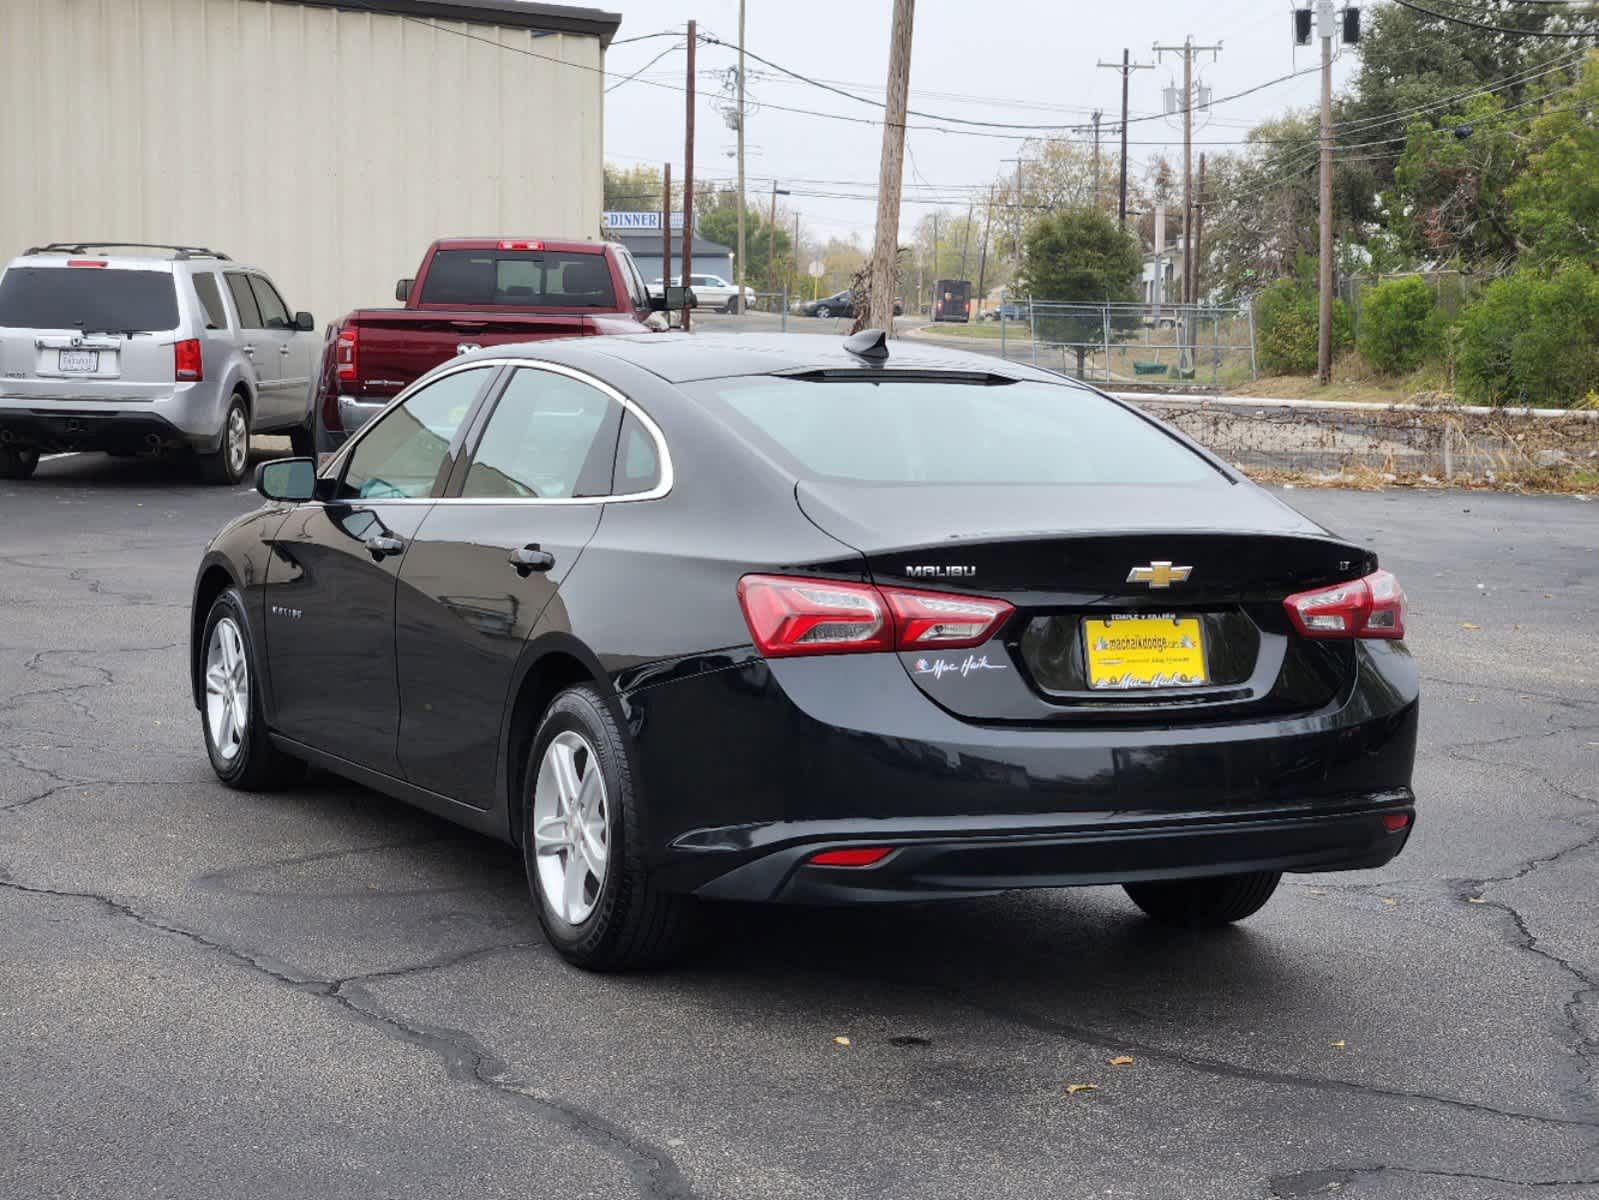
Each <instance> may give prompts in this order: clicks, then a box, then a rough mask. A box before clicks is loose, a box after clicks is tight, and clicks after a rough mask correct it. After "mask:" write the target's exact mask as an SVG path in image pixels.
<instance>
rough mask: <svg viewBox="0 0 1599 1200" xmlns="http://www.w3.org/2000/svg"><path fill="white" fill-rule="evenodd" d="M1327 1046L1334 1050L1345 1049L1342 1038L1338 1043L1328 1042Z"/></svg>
mask: <svg viewBox="0 0 1599 1200" xmlns="http://www.w3.org/2000/svg"><path fill="white" fill-rule="evenodd" d="M1327 1044H1328V1045H1329V1046H1331V1047H1332V1048H1333V1049H1334V1050H1342V1049H1343V1048H1344V1043H1343V1039H1342V1038H1340V1039H1339V1040H1338V1041H1336V1042H1328V1043H1327Z"/></svg>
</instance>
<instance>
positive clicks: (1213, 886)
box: [1123, 871, 1283, 929]
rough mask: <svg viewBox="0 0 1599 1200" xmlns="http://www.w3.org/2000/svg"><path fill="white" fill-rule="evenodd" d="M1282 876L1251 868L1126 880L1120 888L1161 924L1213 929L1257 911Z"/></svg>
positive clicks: (1240, 919)
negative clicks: (1234, 872)
mask: <svg viewBox="0 0 1599 1200" xmlns="http://www.w3.org/2000/svg"><path fill="white" fill-rule="evenodd" d="M1282 877H1283V876H1282V872H1281V871H1252V872H1250V873H1248V874H1245V875H1216V876H1212V877H1211V878H1209V879H1174V880H1171V881H1169V882H1163V883H1128V884H1124V885H1123V887H1124V888H1125V889H1126V891H1127V895H1128V896H1129V897H1130V898H1131V899H1132V902H1133V903H1134V904H1136V905H1138V907H1139V908H1141V909H1143V910H1144V912H1145V913H1146V914H1147V915H1149V916H1151V917H1153V918H1154V919H1155V920H1157V921H1159V922H1161V923H1162V924H1164V925H1176V926H1179V927H1181V928H1183V929H1214V928H1216V927H1217V926H1219V925H1231V924H1232V923H1233V922H1234V921H1242V920H1243V919H1244V918H1245V917H1248V916H1252V915H1253V914H1255V913H1257V912H1259V911H1260V909H1261V908H1262V907H1263V906H1264V905H1265V903H1266V901H1268V900H1270V899H1271V894H1272V893H1273V892H1275V891H1276V890H1277V883H1278V881H1279V880H1280V879H1282Z"/></svg>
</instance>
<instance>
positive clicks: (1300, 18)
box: [1293, 8, 1313, 46]
mask: <svg viewBox="0 0 1599 1200" xmlns="http://www.w3.org/2000/svg"><path fill="white" fill-rule="evenodd" d="M1293 16H1294V45H1296V46H1308V45H1310V27H1311V18H1312V16H1313V14H1312V12H1311V11H1310V9H1308V8H1296V9H1294V13H1293Z"/></svg>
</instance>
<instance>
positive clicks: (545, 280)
mask: <svg viewBox="0 0 1599 1200" xmlns="http://www.w3.org/2000/svg"><path fill="white" fill-rule="evenodd" d="M394 298H395V299H396V300H398V301H400V302H401V303H402V304H403V305H404V306H405V307H403V308H358V309H356V310H355V311H354V312H352V313H349V314H348V315H346V316H345V317H343V318H341V319H340V320H339V321H337V322H335V323H334V324H332V325H329V326H328V329H327V334H326V337H325V339H324V341H323V345H322V358H321V362H320V364H319V366H318V368H317V372H316V377H315V381H314V384H313V392H312V408H313V410H314V412H315V427H316V449H317V452H318V453H319V454H324V455H326V454H331V453H332V452H333V451H334V450H336V449H337V448H338V447H339V446H340V445H342V444H343V442H344V440H345V438H347V437H349V435H350V434H351V433H353V432H354V431H355V430H357V429H359V428H360V427H361V426H362V425H363V424H364V423H365V422H366V421H367V420H368V419H369V418H370V417H371V416H372V414H373V413H376V412H378V411H379V410H380V409H382V408H383V406H384V405H386V404H388V403H389V401H390V400H392V399H394V397H395V396H396V395H398V394H399V393H400V392H401V391H402V390H403V389H404V388H405V387H406V386H407V385H409V384H410V383H411V382H412V381H413V380H415V379H416V378H417V377H418V376H420V375H422V374H424V373H425V372H427V371H429V370H431V369H432V368H434V367H436V366H438V365H439V364H440V363H442V362H448V361H449V360H450V359H452V358H454V357H456V356H457V355H460V354H466V353H469V352H471V351H473V350H476V349H478V348H479V347H481V346H497V345H503V344H505V343H507V342H534V341H541V340H544V339H548V338H563V337H586V336H591V335H594V334H618V333H639V332H641V331H645V330H664V329H665V328H666V327H667V323H666V318H665V317H664V316H661V315H660V314H661V313H663V312H664V311H665V310H666V305H667V297H664V296H651V295H650V293H649V290H648V289H647V288H646V287H645V286H644V278H643V276H642V275H640V274H639V269H638V266H637V264H636V263H634V261H633V256H632V255H631V254H629V253H628V252H627V249H626V248H625V247H623V246H621V245H618V244H617V243H615V242H557V241H545V240H541V239H537V238H499V237H487V238H444V239H441V240H439V241H436V242H434V243H433V245H431V246H430V247H428V250H427V253H426V254H425V255H423V257H422V265H421V266H420V267H418V268H417V273H416V277H415V278H414V279H402V280H400V281H399V283H397V284H396V285H395V287H394ZM679 303H681V298H679Z"/></svg>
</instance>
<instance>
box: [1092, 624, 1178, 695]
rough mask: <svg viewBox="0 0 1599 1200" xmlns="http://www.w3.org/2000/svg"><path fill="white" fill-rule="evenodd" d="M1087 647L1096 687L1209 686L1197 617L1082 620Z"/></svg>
mask: <svg viewBox="0 0 1599 1200" xmlns="http://www.w3.org/2000/svg"><path fill="white" fill-rule="evenodd" d="M1083 648H1084V651H1085V654H1086V658H1087V662H1088V686H1089V687H1091V688H1095V689H1110V690H1114V689H1128V688H1166V687H1201V686H1203V685H1204V684H1205V683H1207V682H1208V678H1207V675H1206V671H1205V641H1204V637H1203V636H1202V634H1201V632H1200V621H1199V618H1198V617H1184V616H1179V615H1176V614H1173V613H1159V614H1154V615H1149V616H1143V615H1137V616H1135V615H1131V614H1128V615H1117V616H1112V617H1105V618H1100V617H1092V618H1089V619H1086V620H1084V621H1083Z"/></svg>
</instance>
